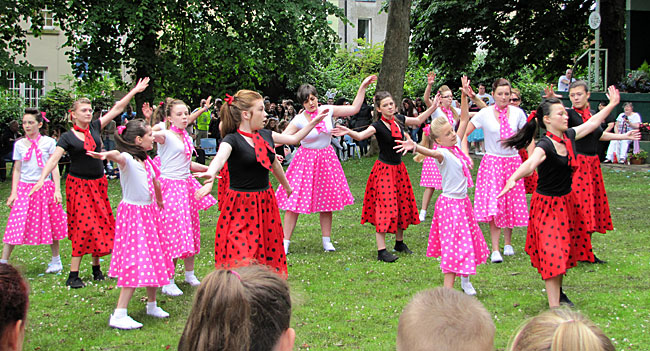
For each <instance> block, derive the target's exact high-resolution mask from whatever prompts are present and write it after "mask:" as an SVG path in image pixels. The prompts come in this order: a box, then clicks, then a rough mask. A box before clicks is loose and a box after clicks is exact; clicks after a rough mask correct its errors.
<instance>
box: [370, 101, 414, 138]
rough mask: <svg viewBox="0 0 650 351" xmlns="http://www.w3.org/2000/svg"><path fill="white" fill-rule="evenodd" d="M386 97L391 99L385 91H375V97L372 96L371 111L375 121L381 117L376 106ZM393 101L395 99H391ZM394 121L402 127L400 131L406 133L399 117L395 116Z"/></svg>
mask: <svg viewBox="0 0 650 351" xmlns="http://www.w3.org/2000/svg"><path fill="white" fill-rule="evenodd" d="M386 98H391V99H393V96H392V95H391V94H390V93H389V92H387V91H378V92H376V93H375V98H374V104H375V108H374V112H373V113H374V117H375V121H378V120H379V119H381V113H380V112H379V111H378V108H379V107H381V106H380V105H381V101H382V100H384V99H386ZM393 102H395V99H393ZM395 123H397V125H398V126H399V127H400V129H402V131H404V133H406V131H405V129H404V124H403V123H402V122H401V121H400V120H399V119H397V118H395Z"/></svg>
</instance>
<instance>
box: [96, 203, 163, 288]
mask: <svg viewBox="0 0 650 351" xmlns="http://www.w3.org/2000/svg"><path fill="white" fill-rule="evenodd" d="M161 229H162V225H161V222H160V211H159V210H158V206H157V205H156V204H155V203H152V204H149V205H134V204H128V203H125V202H122V203H120V204H119V206H118V207H117V228H116V233H115V245H114V247H113V256H112V257H111V265H110V268H109V270H108V275H109V276H111V277H116V278H117V286H119V287H129V288H138V287H146V286H155V287H158V286H163V285H166V284H169V278H171V277H172V276H173V275H174V264H173V262H172V259H171V258H170V257H169V256H167V254H166V252H165V250H163V246H165V245H164V244H163V243H162V242H161V236H160V231H161Z"/></svg>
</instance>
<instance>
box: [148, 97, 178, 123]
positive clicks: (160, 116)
mask: <svg viewBox="0 0 650 351" xmlns="http://www.w3.org/2000/svg"><path fill="white" fill-rule="evenodd" d="M172 100H174V99H172V98H165V99H164V100H163V101H161V102H160V104H159V105H158V107H156V110H155V111H153V116H152V118H151V119H152V121H151V123H153V124H156V123H159V122H165V120H166V119H167V118H166V117H167V115H166V113H167V112H166V111H167V104H169V103H170V102H171V101H172Z"/></svg>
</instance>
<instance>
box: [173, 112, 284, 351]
mask: <svg viewBox="0 0 650 351" xmlns="http://www.w3.org/2000/svg"><path fill="white" fill-rule="evenodd" d="M261 101H262V100H261V99H260V102H261ZM290 318H291V297H290V296H289V286H288V285H287V282H286V281H285V280H284V279H282V278H281V277H280V276H279V275H278V274H276V273H273V272H271V271H270V270H269V269H268V268H266V267H264V266H258V265H253V266H248V267H242V268H237V269H235V270H216V271H213V272H212V273H210V274H208V275H207V276H206V277H205V278H204V279H203V281H202V282H201V286H200V287H199V288H198V290H197V291H196V293H195V296H194V305H193V306H192V310H191V311H190V316H189V318H188V319H187V324H185V330H184V331H183V335H182V336H181V340H180V342H179V345H178V350H180V351H186V350H187V351H189V350H192V351H209V350H252V351H253V350H255V351H268V350H274V351H280V350H291V349H292V348H293V342H294V341H295V332H294V330H293V329H292V328H289V321H290Z"/></svg>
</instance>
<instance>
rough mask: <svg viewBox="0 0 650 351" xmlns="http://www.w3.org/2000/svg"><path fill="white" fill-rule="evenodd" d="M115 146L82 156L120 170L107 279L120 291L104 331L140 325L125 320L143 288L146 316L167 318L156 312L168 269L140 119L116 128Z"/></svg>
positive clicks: (149, 137) (146, 130) (149, 145)
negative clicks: (114, 281)
mask: <svg viewBox="0 0 650 351" xmlns="http://www.w3.org/2000/svg"><path fill="white" fill-rule="evenodd" d="M115 141H116V143H117V150H113V151H107V152H101V153H99V152H92V151H88V155H89V156H91V157H94V158H97V159H100V160H110V161H113V162H115V163H117V165H118V167H119V168H120V184H121V185H122V201H121V202H120V204H119V206H118V207H117V228H116V233H115V245H114V247H113V257H112V258H111V266H110V269H109V270H108V275H109V276H111V277H117V286H119V287H121V288H122V290H121V291H120V297H119V299H118V300H117V308H115V311H114V312H113V314H111V318H110V321H109V323H108V325H110V326H111V327H113V328H117V329H137V328H141V327H142V324H141V323H138V322H136V321H135V320H133V319H132V318H131V317H129V315H128V314H127V307H128V305H129V301H130V300H131V297H132V296H133V293H134V292H135V288H140V287H146V288H147V296H148V302H147V314H148V315H150V316H153V317H157V318H166V317H169V313H167V312H165V311H163V310H162V308H160V307H158V306H156V290H157V288H158V287H160V286H163V285H166V284H169V277H173V275H174V265H173V263H172V260H171V259H170V258H169V257H168V256H167V255H166V252H165V250H164V249H163V248H162V246H163V243H162V242H161V240H160V239H161V237H160V231H161V229H162V226H161V223H160V211H159V208H162V204H163V203H162V195H161V193H160V184H158V181H157V180H156V177H155V174H154V166H153V162H152V161H151V159H150V158H149V156H147V151H149V150H151V149H153V134H152V132H151V127H150V126H149V125H148V124H147V123H146V122H145V121H144V120H143V119H134V120H131V121H130V122H129V123H127V124H126V126H120V127H118V129H117V131H116V132H115ZM118 150H119V151H118ZM154 200H155V202H154Z"/></svg>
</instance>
